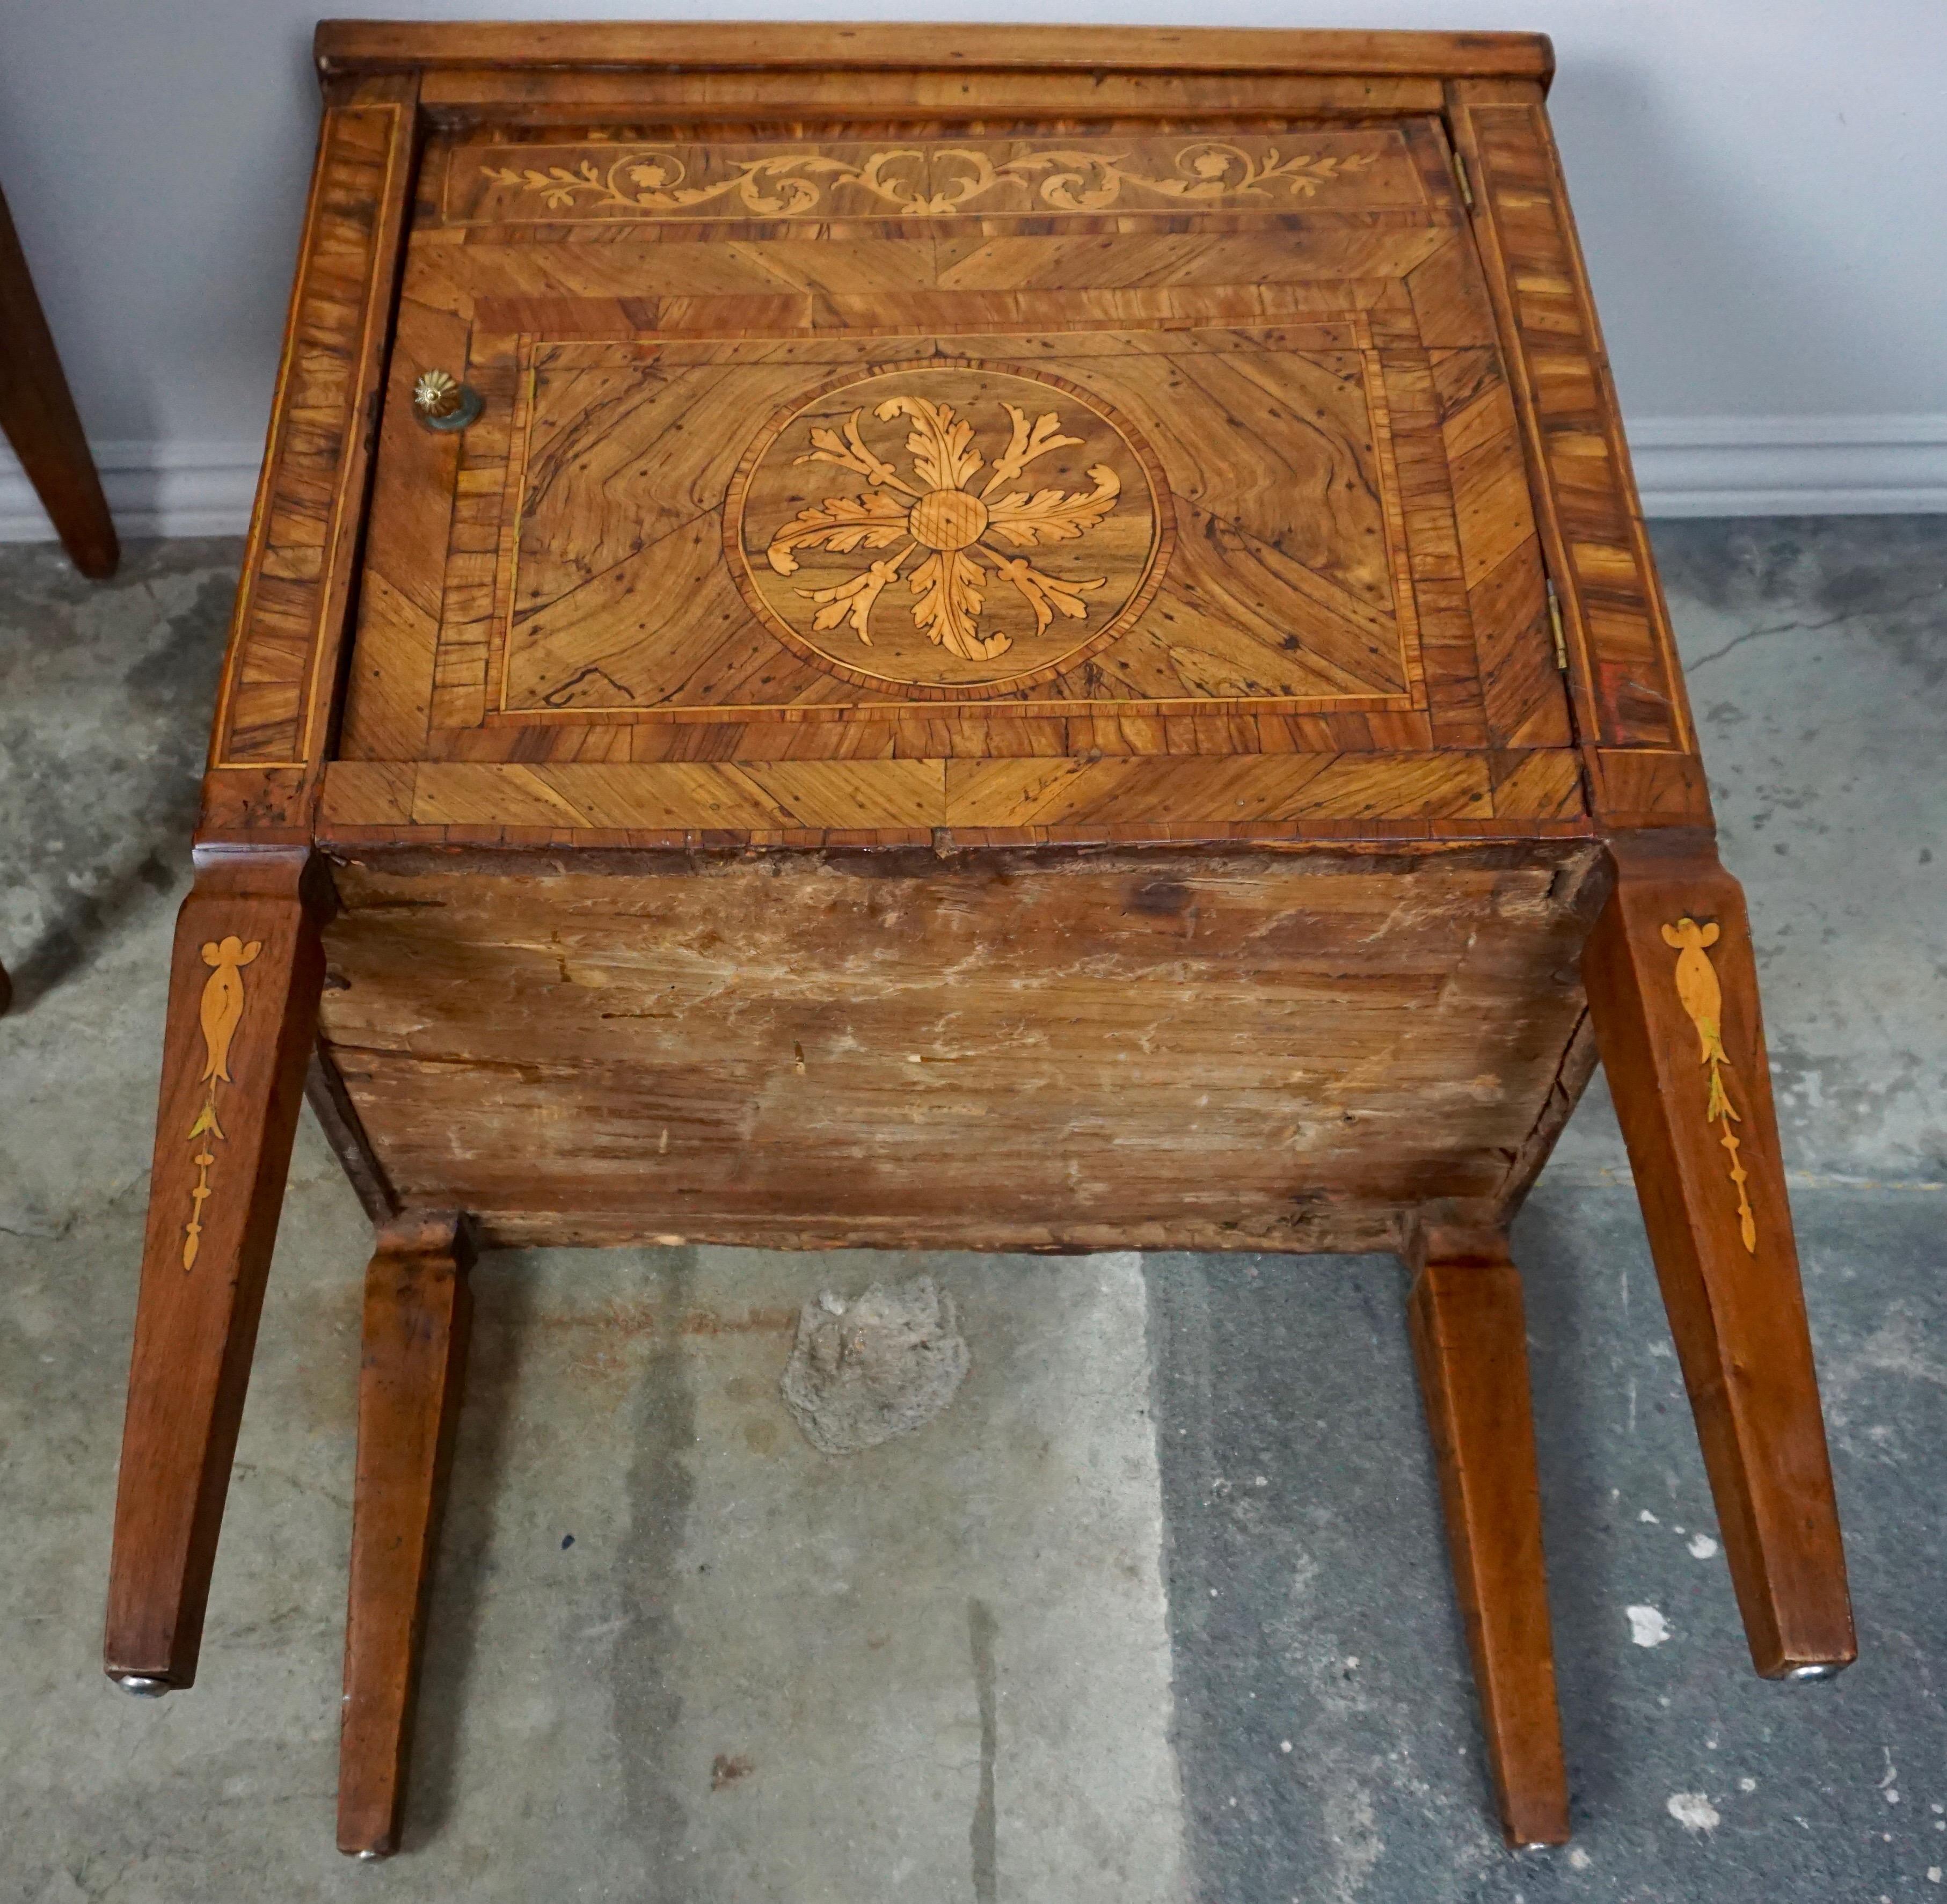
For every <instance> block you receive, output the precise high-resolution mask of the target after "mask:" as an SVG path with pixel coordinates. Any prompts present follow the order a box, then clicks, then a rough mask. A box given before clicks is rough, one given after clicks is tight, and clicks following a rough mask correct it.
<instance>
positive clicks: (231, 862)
mask: <svg viewBox="0 0 1947 1904" xmlns="http://www.w3.org/2000/svg"><path fill="white" fill-rule="evenodd" d="M329 905H330V886H329V882H328V881H327V880H326V879H325V878H324V877H323V868H322V866H321V865H319V864H317V863H316V862H313V861H311V859H310V856H309V855H308V853H305V852H304V851H302V850H293V851H284V850H261V849H260V850H255V851H253V852H249V853H231V854H228V855H221V856H211V857H209V858H208V859H206V861H205V862H204V863H203V864H202V865H200V866H199V868H198V871H197V879H196V884H195V885H194V887H193V888H192V889H191V890H190V895H189V896H188V898H187V899H185V900H184V902H183V906H182V910H181V912H180V914H178V916H177V919H176V936H175V953H174V957H173V961H172V966H171V969H170V975H169V1018H168V1022H167V1024H166V1027H165V1029H164V1032H163V1082H162V1096H161V1103H160V1106H159V1110H158V1113H157V1122H156V1152H155V1163H154V1165H153V1169H152V1171H151V1173H150V1183H149V1218H148V1229H147V1238H146V1240H145V1242H144V1246H143V1254H142V1284H141V1299H140V1302H139V1304H138V1308H137V1310H136V1315H135V1358H134V1361H133V1364H132V1367H131V1368H130V1370H129V1376H128V1415H127V1417H126V1419H125V1423H124V1425H123V1428H122V1475H121V1481H120V1484H119V1488H118V1490H117V1493H116V1503H115V1550H114V1558H113V1562H111V1565H110V1576H109V1587H108V1627H107V1639H106V1642H105V1645H104V1655H105V1664H106V1667H107V1671H108V1673H109V1675H110V1677H111V1678H113V1679H115V1680H118V1681H119V1682H120V1683H122V1685H123V1686H126V1687H128V1689H129V1690H130V1691H131V1692H145V1693H153V1692H169V1691H172V1690H173V1689H176V1688H178V1687H181V1686H189V1685H190V1684H192V1683H193V1682H194V1680H195V1678H196V1664H197V1651H198V1649H199V1648H200V1645H201V1643H202V1639H203V1608H204V1605H205V1604H206V1602H207V1600H208V1599H209V1576H210V1569H211V1567H212V1564H213V1562H214V1561H215V1556H216V1537H217V1531H218V1527H219V1526H220V1525H221V1521H222V1519H223V1503H224V1495H225V1494H227V1492H228V1489H229V1486H230V1463H231V1455H232V1454H233V1452H234V1450H235V1448H236V1445H237V1428H238V1426H239V1424H240V1422H241V1420H242V1418H243V1392H244V1389H245V1388H246V1385H247V1384H248V1382H249V1375H250V1358H251V1354H252V1350H253V1349H254V1348H255V1345H256V1339H257V1317H258V1312H259V1311H260V1310H261V1309H262V1305H263V1299H264V1280H265V1272H266V1271H268V1268H269V1267H270V1261H271V1248H272V1246H273V1245H274V1243H276V1241H277V1217H278V1213H279V1212H280V1210H281V1209H282V1207H283V1197H284V1178H285V1174H286V1171H287V1170H288V1169H289V1164H290V1155H291V1141H292V1138H293V1135H294V1134H295V1132H296V1128H297V1118H298V1107H299V1104H300V1103H301V1102H302V1098H303V1092H304V1074H305V1060H306V1059H307V1058H308V1057H309V1055H310V1052H311V1041H312V1038H313V1036H314V1030H315V1028H316V1024H317V1001H318V994H319V992H320V989H321V987H322V986H323V977H324V957H323V949H322V947H321V946H320V937H319V935H320V929H321V927H322V924H323V918H324V915H325V913H326V911H327V908H328V906H329Z"/></svg>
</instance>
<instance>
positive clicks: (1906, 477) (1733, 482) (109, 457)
mask: <svg viewBox="0 0 1947 1904" xmlns="http://www.w3.org/2000/svg"><path fill="white" fill-rule="evenodd" d="M1630 447H1631V450H1632V451H1633V454H1634V457H1635V460H1636V480H1637V481H1638V483H1639V485H1640V486H1641V488H1642V500H1643V511H1644V513H1645V515H1650V516H1652V517H1654V516H1670V515H1909V514H1913V515H1927V514H1938V513H1940V512H1947V416H1648V417H1644V418H1642V419H1639V421H1637V422H1636V423H1632V424H1631V425H1630ZM94 454H95V460H96V462H97V463H98V464H99V466H100V467H101V481H102V487H103V488H104V489H105V490H106V491H107V495H108V506H109V508H110V509H111V510H112V511H113V512H114V516H115V522H116V527H117V528H119V530H120V531H121V532H122V534H123V535H124V536H131V537H132V536H193V535H241V534H243V531H245V530H246V528H248V527H249V522H250V504H251V500H252V497H254V495H255V492H256V487H257V466H258V460H259V459H260V458H261V457H262V455H263V445H262V444H261V443H260V442H255V441H252V442H248V443H141V442H125V443H113V442H110V443H98V444H96V445H95V446H94ZM53 533H54V531H53V530H52V529H51V528H50V527H49V525H48V519H47V518H46V516H45V515H43V514H42V511H41V506H40V504H39V502H38V501H37V500H36V497H35V496H34V493H33V490H32V489H31V488H29V485H28V483H27V479H26V477H25V476H24V475H22V474H21V472H20V465H19V464H18V463H16V462H15V461H14V460H13V458H12V457H11V456H8V455H6V454H5V452H4V451H0V542H40V541H45V540H48V538H49V537H51V536H52V534H53Z"/></svg>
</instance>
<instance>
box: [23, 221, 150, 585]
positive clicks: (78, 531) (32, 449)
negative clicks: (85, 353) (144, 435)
mask: <svg viewBox="0 0 1947 1904" xmlns="http://www.w3.org/2000/svg"><path fill="white" fill-rule="evenodd" d="M0 431H5V433H6V437H7V441H8V443H9V444H11V446H12V447H13V450H14V455H15V456H17V457H18V458H19V459H20V467H21V469H23V471H24V472H26V477H27V480H28V481H29V482H31V483H32V484H33V486H34V494H36V496H38V497H39V498H40V499H41V506H42V508H44V509H45V510H46V511H47V512H48V520H49V521H50V522H52V523H53V524H54V533H55V534H57V535H58V536H59V537H60V539H61V546H62V547H63V548H64V549H66V550H67V553H68V558H69V559H70V561H71V562H73V564H74V565H75V567H76V568H78V569H79V570H80V571H81V572H82V574H84V575H85V576H88V577H89V578H90V579H91V580H96V581H99V580H102V579H103V578H104V577H106V576H109V575H112V574H114V572H115V567H116V563H117V562H119V561H120V559H121V554H122V552H121V547H120V545H119V543H117V542H116V539H115V525H114V523H113V522H112V521H111V520H110V517H109V514H108V502H107V498H106V497H104V495H103V494H102V493H101V477H100V476H99V475H98V474H97V473H96V472H95V467H94V457H93V456H92V455H91V454H90V453H89V450H88V438H86V437H85V435H83V434H82V427H81V418H80V416H79V414H77V413H76V410H75V407H74V398H73V394H72V393H71V392H70V390H69V389H68V384H67V376H66V374H65V373H63V370H62V369H61V364H60V356H59V354H57V351H55V348H54V333H52V332H51V330H48V320H47V318H46V316H45V314H44V313H43V312H42V309H41V300H40V298H39V294H38V293H36V291H35V289H34V280H33V277H31V276H29V273H28V270H27V259H26V253H25V252H23V251H22V250H21V249H20V234H18V233H17V231H15V230H14V215H13V213H12V212H10V211H9V210H8V209H7V200H6V198H5V195H4V194H0Z"/></svg>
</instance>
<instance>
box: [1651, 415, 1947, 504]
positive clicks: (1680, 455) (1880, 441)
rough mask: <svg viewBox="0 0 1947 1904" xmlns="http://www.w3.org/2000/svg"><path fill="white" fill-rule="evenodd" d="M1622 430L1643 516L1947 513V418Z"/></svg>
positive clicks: (1722, 422)
mask: <svg viewBox="0 0 1947 1904" xmlns="http://www.w3.org/2000/svg"><path fill="white" fill-rule="evenodd" d="M1629 436H1630V457H1631V460H1633V462H1634V463H1635V465H1636V482H1637V485H1638V487H1639V488H1641V490H1642V501H1643V513H1644V514H1645V515H1648V516H1651V517H1655V516H1669V515H1937V514H1939V513H1940V512H1942V511H1947V416H1645V417H1643V418H1642V419H1640V420H1639V421H1637V422H1634V423H1630V425H1629Z"/></svg>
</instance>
